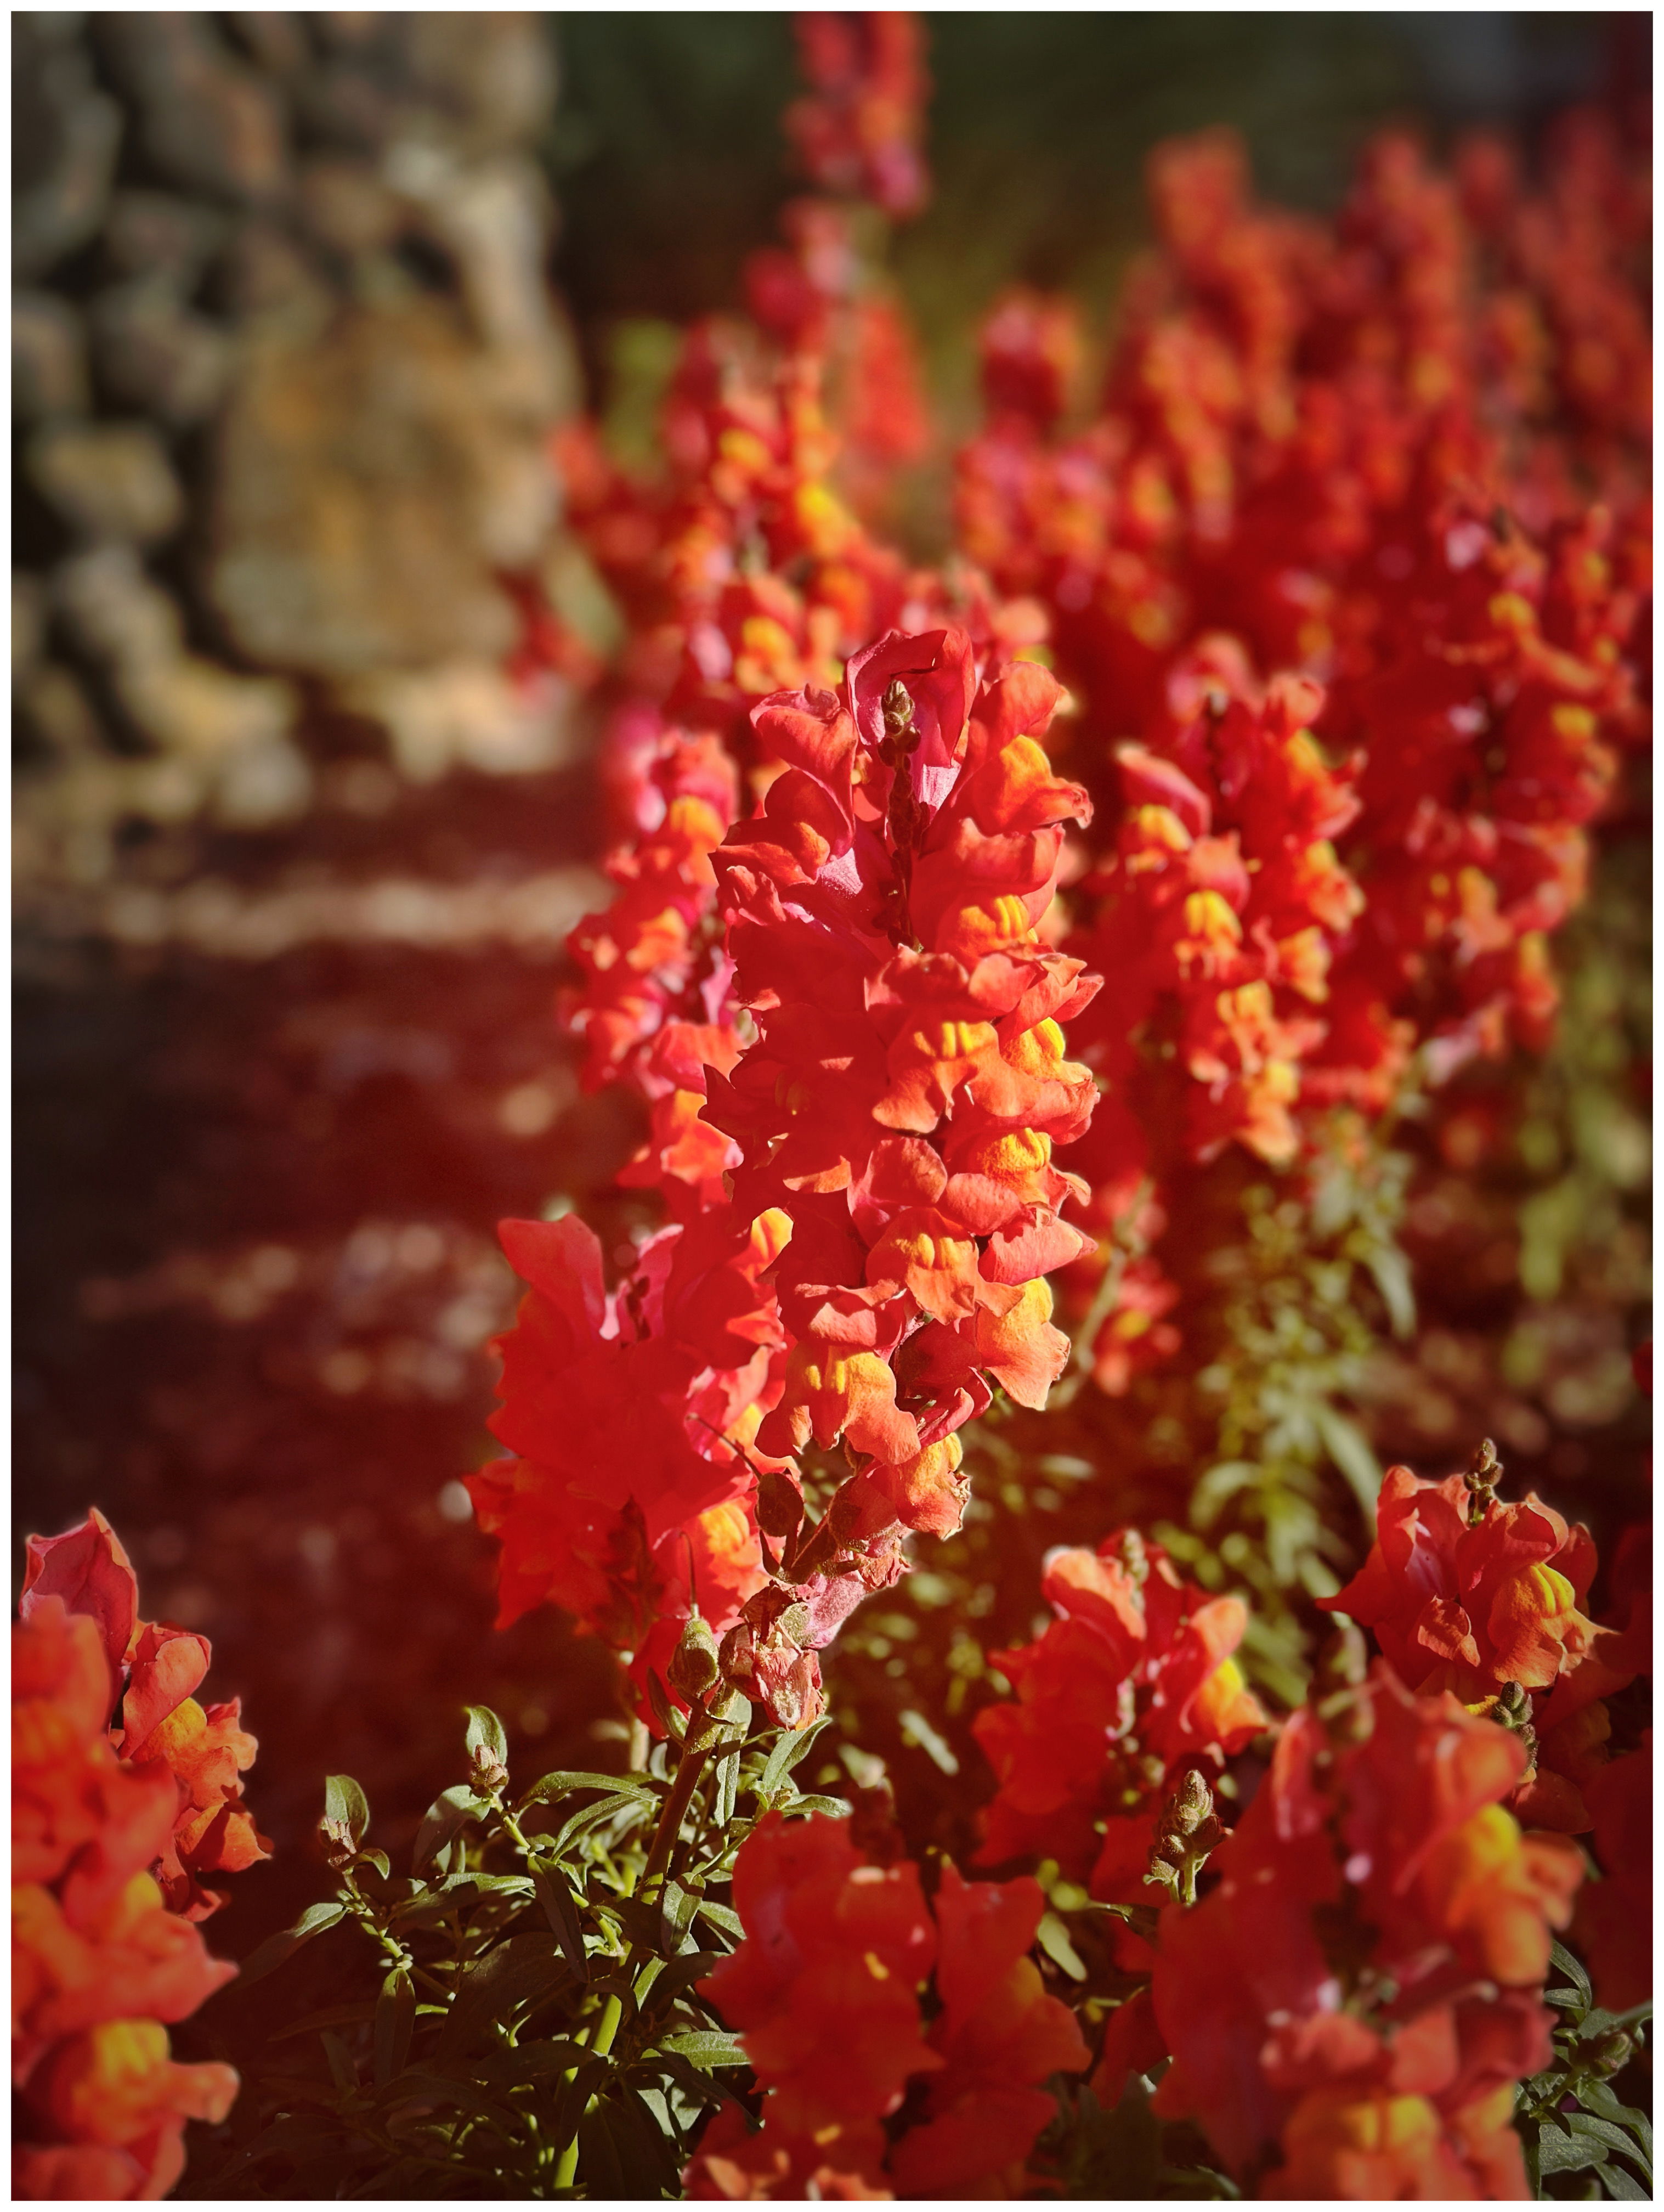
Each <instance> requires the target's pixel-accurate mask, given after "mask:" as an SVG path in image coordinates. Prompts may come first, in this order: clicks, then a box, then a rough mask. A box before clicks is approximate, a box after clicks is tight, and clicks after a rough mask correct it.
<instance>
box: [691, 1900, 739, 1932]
mask: <svg viewBox="0 0 1664 2212" xmlns="http://www.w3.org/2000/svg"><path fill="white" fill-rule="evenodd" d="M695 1917H696V1918H698V1919H700V1920H708V1921H709V1922H710V1923H711V1925H712V1927H713V1928H715V1929H720V1931H721V1933H722V1934H723V1935H725V1936H732V1937H733V1939H734V1941H735V1942H736V1943H738V1942H740V1941H741V1939H742V1938H743V1937H744V1934H745V1923H744V1921H743V1920H742V1919H741V1918H740V1917H739V1915H738V1913H737V1912H736V1911H734V1910H733V1907H732V1905H716V1904H714V1903H713V1902H712V1900H711V1899H709V1898H708V1897H701V1899H700V1900H699V1911H698V1912H697V1914H696V1915H695Z"/></svg>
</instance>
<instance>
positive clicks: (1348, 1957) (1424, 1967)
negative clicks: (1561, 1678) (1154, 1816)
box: [1153, 1662, 1582, 2197]
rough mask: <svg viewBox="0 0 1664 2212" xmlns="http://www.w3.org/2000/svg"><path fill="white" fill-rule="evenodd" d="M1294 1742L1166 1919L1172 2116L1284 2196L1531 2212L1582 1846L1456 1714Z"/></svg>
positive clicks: (1160, 1969) (1366, 1706)
mask: <svg viewBox="0 0 1664 2212" xmlns="http://www.w3.org/2000/svg"><path fill="white" fill-rule="evenodd" d="M1322 1711H1323V1715H1324V1717H1323V1718H1320V1717H1319V1714H1318V1712H1317V1711H1314V1710H1313V1709H1312V1708H1310V1707H1305V1708H1303V1709H1302V1710H1301V1711H1299V1712H1297V1713H1296V1714H1295V1715H1294V1716H1293V1717H1292V1718H1291V1720H1290V1722H1289V1723H1288V1725H1287V1727H1286V1729H1284V1734H1283V1735H1282V1738H1281V1740H1280V1741H1279V1743H1278V1749H1277V1753H1276V1756H1275V1759H1274V1760H1273V1763H1272V1770H1271V1772H1270V1774H1269V1775H1268V1776H1267V1778H1266V1781H1265V1782H1264V1784H1262V1785H1261V1787H1260V1790H1259V1792H1258V1794H1257V1795H1256V1796H1255V1797H1254V1801H1253V1802H1252V1803H1251V1804H1250V1806H1249V1807H1248V1811H1247V1812H1246V1813H1245V1814H1244V1815H1243V1817H1242V1820H1241V1821H1240V1822H1239V1823H1238V1825H1237V1826H1236V1829H1235V1830H1234V1831H1233V1832H1231V1834H1230V1836H1229V1837H1228V1838H1226V1840H1225V1841H1224V1844H1222V1845H1221V1846H1220V1848H1219V1850H1218V1853H1217V1855H1216V1856H1215V1857H1214V1859H1213V1861H1212V1869H1213V1870H1214V1871H1215V1872H1216V1873H1217V1874H1218V1876H1219V1880H1218V1886H1217V1887H1215V1888H1213V1889H1212V1891H1211V1892H1210V1893H1208V1894H1207V1895H1206V1896H1205V1898H1204V1899H1202V1901H1201V1903H1200V1904H1199V1905H1197V1906H1195V1907H1193V1909H1191V1910H1189V1911H1184V1912H1167V1913H1163V1917H1162V1923H1161V1929H1160V1935H1159V1942H1158V1953H1157V1964H1156V1972H1155V1981H1154V1990H1153V1995H1154V2004H1155V2012H1156V2016H1157V2021H1158V2022H1159V2025H1160V2027H1161V2030H1162V2033H1163V2036H1164V2038H1165V2039H1166V2042H1167V2045H1168V2047H1169V2050H1170V2051H1172V2053H1173V2060H1174V2063H1173V2066H1172V2068H1171V2069H1170V2071H1169V2074H1168V2075H1166V2076H1165V2078H1164V2079H1163V2082H1162V2085H1161V2087H1160V2089H1159V2090H1158V2092H1157V2109H1158V2110H1159V2111H1162V2112H1166V2113H1167V2114H1169V2116H1172V2117H1179V2116H1188V2117H1190V2118H1193V2119H1194V2120H1195V2121H1196V2123H1197V2124H1198V2125H1199V2126H1200V2127H1201V2128H1202V2129H1203V2130H1204V2131H1205V2134H1206V2135H1207V2136H1208V2138H1209V2140H1210V2141H1211V2142H1212V2145H1213V2147H1214V2148H1215V2150H1216V2151H1217V2152H1218V2154H1219V2156H1220V2157H1221V2158H1222V2159H1223V2160H1224V2161H1225V2163H1226V2164H1227V2166H1229V2167H1230V2169H1231V2171H1232V2172H1235V2173H1236V2174H1238V2175H1239V2176H1242V2177H1243V2178H1244V2179H1248V2178H1253V2177H1257V2178H1258V2179H1259V2182H1260V2194H1262V2195H1266V2196H1288V2197H1381V2196H1406V2195H1408V2196H1416V2197H1470V2196H1480V2197H1524V2196H1526V2195H1527V2193H1528V2191H1527V2187H1526V2182H1525V2173H1524V2167H1523V2164H1522V2161H1521V2152H1520V2145H1519V2138H1518V2136H1516V2135H1515V2132H1514V2130H1513V2127H1512V2125H1511V2118H1512V2112H1513V2101H1514V2098H1513V2089H1514V2084H1515V2081H1517V2080H1518V2079H1519V2078H1520V2077H1521V2076H1522V2075H1528V2074H1530V2073H1533V2072H1534V2071H1535V2070H1536V2069H1538V2068H1539V2067H1540V2066H1542V2065H1543V2064H1545V2063H1546V2061H1547V2058H1548V2054H1549V2030H1550V2027H1551V2025H1552V2020H1551V2015H1549V2014H1548V2012H1547V2011H1546V2008H1544V2006H1543V2005H1542V2003H1541V2002H1540V1997H1541V1983H1542V1980H1543V1976H1544V1973H1545V1972H1546V1967H1547V1965H1548V1958H1549V1942H1550V1936H1551V1931H1552V1929H1556V1928H1562V1927H1564V1925H1565V1924H1566V1923H1567V1921H1568V1919H1569V1918H1570V1913H1571V1906H1572V1900H1573V1898H1574V1896H1575V1894H1576V1889H1577V1886H1578V1883H1579V1881H1581V1879H1582V1863H1581V1860H1580V1859H1579V1857H1578V1854H1577V1852H1576V1849H1575V1847H1574V1846H1573V1845H1571V1844H1569V1843H1567V1842H1566V1841H1565V1840H1564V1838H1560V1837H1557V1836H1526V1835H1522V1834H1521V1831H1520V1828H1519V1826H1518V1824H1517V1822H1516V1821H1515V1820H1514V1818H1513V1816H1512V1815H1511V1814H1509V1812H1508V1811H1507V1810H1506V1809H1505V1808H1504V1805H1503V1799H1505V1798H1506V1797H1507V1796H1508V1795H1509V1792H1510V1791H1511V1790H1513V1789H1514V1787H1515V1785H1516V1784H1517V1783H1518V1781H1519V1778H1520V1776H1521V1772H1522V1771H1523V1768H1524V1764H1525V1753H1524V1751H1523V1749H1522V1747H1521V1744H1520V1741H1519V1739H1518V1738H1517V1736H1515V1735H1510V1734H1509V1732H1508V1731H1507V1730H1505V1729H1501V1728H1498V1727H1497V1726H1496V1725H1495V1724H1494V1723H1491V1722H1490V1721H1488V1720H1484V1719H1479V1718H1477V1717H1474V1716H1473V1715H1472V1714H1470V1713H1468V1712H1467V1711H1464V1709H1463V1708H1462V1707H1461V1705H1458V1703H1457V1702H1456V1700H1455V1699H1454V1698H1453V1697H1452V1696H1450V1695H1449V1693H1448V1692H1437V1693H1436V1694H1434V1695H1422V1696H1419V1697H1418V1696H1414V1695H1412V1693H1411V1692H1409V1691H1408V1690H1406V1688H1405V1687H1404V1686H1403V1685H1402V1684H1401V1683H1400V1681H1399V1680H1398V1679H1397V1677H1396V1676H1395V1675H1394V1674H1393V1672H1392V1670H1391V1668H1389V1667H1388V1666H1387V1665H1386V1664H1385V1662H1376V1666H1375V1668H1374V1669H1373V1671H1372V1673H1371V1674H1370V1676H1369V1680H1368V1681H1367V1683H1365V1684H1364V1685H1363V1686H1362V1687H1361V1688H1360V1689H1358V1690H1357V1691H1356V1692H1351V1693H1347V1694H1344V1695H1342V1696H1340V1697H1339V1698H1332V1699H1328V1700H1327V1701H1326V1703H1325V1705H1324V1706H1323V1708H1322Z"/></svg>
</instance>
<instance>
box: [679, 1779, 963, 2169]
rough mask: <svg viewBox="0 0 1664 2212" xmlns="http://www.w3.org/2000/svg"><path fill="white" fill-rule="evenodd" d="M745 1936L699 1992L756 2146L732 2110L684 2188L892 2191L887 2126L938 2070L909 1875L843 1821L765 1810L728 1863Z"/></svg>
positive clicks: (926, 1939) (919, 1901) (931, 1947)
mask: <svg viewBox="0 0 1664 2212" xmlns="http://www.w3.org/2000/svg"><path fill="white" fill-rule="evenodd" d="M733 1899H734V1909H735V1911H737V1912H738V1914H739V1916H740V1918H741V1919H742V1920H743V1921H744V1923H745V1929H746V1940H745V1942H744V1943H742V1944H741V1946H740V1948H738V1950H737V1951H734V1952H732V1953H731V1954H730V1955H729V1956H728V1957H727V1958H726V1959H725V1960H722V1962H721V1963H720V1965H719V1966H717V1967H716V1969H715V1970H714V1972H713V1973H712V1974H711V1975H710V1976H709V1977H708V1978H707V1979H706V1980H705V1981H704V1982H703V1983H701V1984H700V1990H701V1995H702V1996H708V1998H709V1999H710V2001H711V2002H712V2003H713V2004H714V2005H716V2006H717V2007H718V2008H720V2011H721V2013H722V2015H723V2017H724V2018H725V2019H726V2020H727V2021H729V2022H730V2024H731V2025H732V2027H734V2028H735V2030H736V2031H737V2032H738V2035H739V2037H740V2039H741V2041H742V2042H743V2043H744V2046H745V2054H746V2057H747V2058H748V2060H749V2061H750V2065H751V2068H752V2070H753V2071H754V2073H755V2074H756V2077H757V2081H758V2083H759V2085H760V2086H761V2087H762V2091H763V2126H762V2131H761V2133H760V2134H757V2135H756V2136H748V2134H747V2131H746V2129H745V2126H744V2121H743V2119H740V2118H738V2116H734V2117H733V2118H731V2117H730V2114H729V2112H726V2111H725V2112H724V2113H723V2114H722V2115H721V2116H720V2118H719V2120H718V2121H717V2122H716V2123H715V2124H713V2126H712V2127H711V2128H710V2130H708V2132H707V2135H706V2137H705V2140H704V2142H703V2143H702V2145H701V2148H700V2151H699V2154H698V2156H697V2157H696V2158H695V2161H694V2163H693V2166H692V2167H691V2168H690V2169H689V2177H688V2188H689V2195H690V2196H694V2197H774V2196H785V2197H799V2196H804V2195H805V2194H807V2193H808V2191H809V2189H810V2188H811V2186H812V2188H813V2189H814V2191H815V2193H816V2194H817V2195H820V2196H827V2197H830V2196H851V2195H861V2196H888V2195H889V2194H890V2190H889V2189H888V2188H887V2186H886V2185H884V2179H883V2170H884V2147H885V2146H884V2130H883V2128H882V2127H881V2125H880V2122H881V2121H882V2120H883V2119H884V2118H886V2117H887V2116H888V2115H889V2114H890V2113H891V2112H895V2111H896V2109H897V2107H898V2106H900V2104H901V2102H902V2095H903V2093H904V2091H905V2088H906V2085H907V2082H908V2080H909V2078H910V2077H911V2076H913V2075H916V2074H920V2073H927V2072H932V2071H934V2070H935V2069H938V2068H940V2067H941V2066H942V2065H943V2063H944V2060H943V2058H942V2057H941V2055H940V2054H939V2053H938V2051H933V2050H932V2048H931V2047H930V2045H928V2044H927V2043H926V2041H925V2038H924V2029H923V2024H922V2022H921V2021H920V2016H919V1990H920V1985H921V1984H922V1983H923V1981H924V1978H925V1977H926V1974H927V1973H928V1972H929V1971H930V1968H931V1965H932V1960H934V1958H935V1955H936V1930H935V1929H934V1927H933V1926H932V1921H931V1916H930V1913H929V1911H928V1909H927V1908H926V1904H925V1899H924V1893H923V1892H922V1891H921V1890H920V1887H919V1872H918V1869H917V1868H916V1867H914V1865H912V1864H911V1863H910V1862H908V1861H902V1862H901V1863H898V1864H896V1865H892V1866H873V1865H870V1864H868V1863H866V1861H865V1860H864V1859H863V1858H862V1857H861V1856H860V1854H859V1852H858V1851H857V1850H856V1848H855V1846H854V1844H853V1842H852V1840H851V1838H850V1833H849V1826H848V1823H847V1821H842V1820H833V1819H830V1818H829V1817H828V1816H827V1815H826V1814H813V1815H811V1818H810V1819H808V1820H792V1821H788V1820H786V1819H785V1817H784V1816H783V1815H782V1814H778V1813H770V1814H766V1815H765V1816H764V1818H763V1819H762V1820H760V1821H759V1822H758V1823H757V1826H756V1828H755V1829H754V1830H753V1832H752V1833H751V1834H750V1836H749V1837H748V1838H746V1841H745V1843H744V1845H743V1846H742V1847H741V1850H740V1852H739V1856H738V1858H737V1860H736V1861H735V1864H734V1881H733Z"/></svg>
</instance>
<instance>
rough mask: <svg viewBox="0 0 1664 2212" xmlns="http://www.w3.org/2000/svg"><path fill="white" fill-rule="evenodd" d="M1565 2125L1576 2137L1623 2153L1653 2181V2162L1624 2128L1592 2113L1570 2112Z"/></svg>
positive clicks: (1566, 2115)
mask: <svg viewBox="0 0 1664 2212" xmlns="http://www.w3.org/2000/svg"><path fill="white" fill-rule="evenodd" d="M1564 2118H1565V2124H1566V2125H1567V2127H1569V2128H1570V2130H1571V2132H1572V2134H1573V2135H1575V2136H1588V2138H1589V2139H1590V2140H1591V2141H1592V2142H1602V2143H1605V2144H1606V2146H1607V2147H1608V2148H1610V2149H1612V2150H1615V2151H1620V2152H1622V2154H1623V2155H1624V2156H1625V2158H1630V2159H1633V2160H1635V2163H1636V2164H1637V2166H1640V2167H1642V2168H1643V2171H1644V2172H1645V2173H1646V2176H1647V2179H1648V2180H1649V2181H1650V2180H1651V2179H1652V2173H1653V2169H1652V2161H1651V2160H1650V2159H1649V2157H1648V2156H1647V2154H1646V2153H1645V2151H1643V2149H1642V2148H1641V2146H1640V2144H1639V2143H1638V2142H1636V2141H1635V2139H1634V2137H1633V2136H1631V2135H1630V2134H1629V2133H1628V2131H1627V2130H1625V2129H1623V2128H1620V2127H1618V2126H1617V2125H1615V2124H1614V2123H1613V2122H1612V2121H1611V2120H1603V2119H1597V2118H1595V2116H1594V2114H1593V2113H1592V2112H1568V2113H1566V2114H1565V2116H1564Z"/></svg>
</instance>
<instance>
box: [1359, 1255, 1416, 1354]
mask: <svg viewBox="0 0 1664 2212" xmlns="http://www.w3.org/2000/svg"><path fill="white" fill-rule="evenodd" d="M1363 1264H1364V1266H1365V1267H1367V1268H1368V1269H1369V1273H1370V1275H1371V1276H1372V1278H1373V1279H1374V1281H1375V1286H1376V1289H1377V1290H1378V1291H1380V1292H1381V1302H1382V1304H1383V1305H1384V1306H1385V1307H1386V1309H1387V1318H1388V1321H1389V1322H1391V1324H1392V1330H1393V1334H1394V1336H1396V1337H1400V1338H1404V1337H1410V1336H1413V1335H1414V1334H1415V1333H1416V1294H1415V1291H1414V1289H1413V1287H1412V1280H1411V1274H1410V1262H1409V1260H1408V1258H1407V1257H1406V1255H1405V1254H1404V1253H1403V1252H1401V1251H1400V1249H1399V1248H1398V1246H1397V1245H1396V1244H1386V1243H1380V1244H1378V1243H1373V1242H1372V1243H1370V1246H1369V1250H1368V1251H1367V1252H1366V1253H1365V1254H1364V1255H1363Z"/></svg>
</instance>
